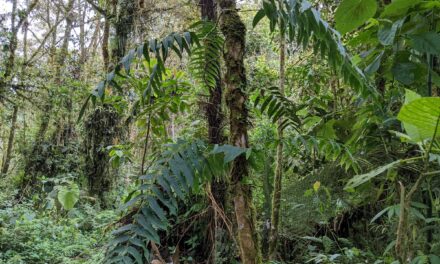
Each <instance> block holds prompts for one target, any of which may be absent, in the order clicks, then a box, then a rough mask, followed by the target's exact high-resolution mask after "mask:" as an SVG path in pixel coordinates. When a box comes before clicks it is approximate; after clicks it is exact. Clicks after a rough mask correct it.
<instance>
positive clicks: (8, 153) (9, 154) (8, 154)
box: [2, 105, 18, 174]
mask: <svg viewBox="0 0 440 264" xmlns="http://www.w3.org/2000/svg"><path fill="white" fill-rule="evenodd" d="M13 109H14V110H13V111H12V120H11V128H10V130H9V138H8V148H7V150H6V154H5V157H4V159H3V166H2V173H3V174H6V173H8V170H9V164H10V162H11V158H12V148H13V146H14V136H15V129H16V127H17V126H16V123H17V114H18V106H17V105H14V107H13Z"/></svg>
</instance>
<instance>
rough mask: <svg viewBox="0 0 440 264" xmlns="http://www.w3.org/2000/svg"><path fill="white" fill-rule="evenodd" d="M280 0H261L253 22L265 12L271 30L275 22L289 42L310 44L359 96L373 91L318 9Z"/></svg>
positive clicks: (367, 94) (305, 4) (305, 2)
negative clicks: (261, 6) (278, 2)
mask: <svg viewBox="0 0 440 264" xmlns="http://www.w3.org/2000/svg"><path fill="white" fill-rule="evenodd" d="M282 2H283V5H282V6H277V5H276V4H275V1H274V0H265V1H264V2H263V8H262V9H261V10H259V11H258V13H257V15H256V16H255V19H254V23H253V24H254V25H256V24H258V22H259V21H260V20H261V19H262V18H263V17H265V16H266V17H267V18H268V19H269V21H270V28H271V31H274V30H275V28H276V25H277V24H279V26H280V28H281V30H282V31H283V32H286V34H287V36H288V38H289V40H290V41H291V42H293V41H295V42H296V43H299V44H301V45H302V46H303V48H306V47H307V46H308V45H309V44H311V46H312V47H313V50H314V51H315V53H317V54H318V53H319V54H321V56H322V57H323V58H325V59H327V60H328V62H329V64H330V66H331V67H332V68H333V69H335V70H336V71H337V72H338V73H339V74H340V75H341V76H342V77H343V78H344V80H345V81H347V83H349V84H350V85H352V86H353V88H355V89H356V91H358V92H360V93H361V94H362V95H363V96H371V95H374V89H373V88H372V87H371V85H370V84H369V81H368V80H367V79H366V77H365V76H364V74H363V73H362V72H361V71H360V70H359V69H358V68H357V67H356V66H355V65H354V64H353V63H352V61H351V58H350V56H349V54H348V53H347V51H346V49H345V48H344V45H343V44H342V41H341V39H340V34H339V33H338V32H337V31H335V30H334V29H333V28H331V27H330V26H329V24H328V23H327V22H326V21H324V20H323V19H322V18H321V17H320V14H319V12H318V11H317V10H316V9H315V8H313V7H312V5H311V4H310V3H309V2H308V1H306V0H298V1H297V0H291V1H282ZM263 14H264V15H263ZM283 35H284V33H283Z"/></svg>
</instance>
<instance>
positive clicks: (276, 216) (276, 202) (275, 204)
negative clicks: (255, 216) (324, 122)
mask: <svg viewBox="0 0 440 264" xmlns="http://www.w3.org/2000/svg"><path fill="white" fill-rule="evenodd" d="M285 50H286V44H285V39H284V35H283V34H281V39H280V88H279V89H280V93H281V94H282V95H284V82H285V61H286V52H285ZM282 122H283V119H282V118H280V120H279V121H278V145H277V160H276V169H275V178H274V185H273V186H274V191H273V200H272V217H271V228H270V236H269V258H270V259H271V260H275V257H276V253H277V252H276V251H277V244H278V231H279V224H280V207H281V191H282V180H283V130H282V129H281V124H282Z"/></svg>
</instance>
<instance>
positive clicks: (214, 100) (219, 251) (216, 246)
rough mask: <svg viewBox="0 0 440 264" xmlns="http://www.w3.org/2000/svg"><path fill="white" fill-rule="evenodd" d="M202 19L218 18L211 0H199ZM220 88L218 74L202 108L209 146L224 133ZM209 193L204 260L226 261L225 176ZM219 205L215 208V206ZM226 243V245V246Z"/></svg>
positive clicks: (228, 255)
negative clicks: (210, 199)
mask: <svg viewBox="0 0 440 264" xmlns="http://www.w3.org/2000/svg"><path fill="white" fill-rule="evenodd" d="M199 4H200V11H201V18H202V19H203V20H207V21H211V22H214V23H215V22H216V21H217V9H216V7H217V5H216V3H215V1H214V0H200V2H199ZM222 97H223V87H222V82H221V78H220V76H218V79H217V80H216V85H215V86H214V87H211V88H210V90H209V99H208V102H207V104H206V107H205V109H204V110H205V113H206V120H207V122H208V142H209V143H210V144H212V145H215V144H223V143H224V142H225V137H224V134H223V129H222V127H223V119H224V116H223V112H222V101H223V100H222ZM210 188H211V192H212V196H213V198H214V200H215V203H216V205H215V206H211V207H210V212H209V230H208V232H209V237H210V239H209V240H208V243H206V245H204V248H205V249H204V251H205V257H206V259H208V260H207V261H208V262H207V263H216V264H221V263H229V262H230V261H231V260H232V257H233V253H231V252H230V251H229V250H228V249H229V248H230V247H229V245H230V244H232V243H231V241H232V240H231V238H230V237H229V236H228V230H227V227H226V223H224V220H223V219H221V217H220V216H219V212H218V210H223V212H225V213H226V207H227V204H228V183H227V181H226V179H224V178H220V179H213V180H212V181H211V186H210ZM217 206H218V207H219V208H218V207H217ZM225 244H227V245H228V246H225Z"/></svg>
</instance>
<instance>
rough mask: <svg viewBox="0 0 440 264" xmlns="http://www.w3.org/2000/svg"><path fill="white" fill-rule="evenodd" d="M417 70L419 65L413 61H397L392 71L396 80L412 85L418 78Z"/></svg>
mask: <svg viewBox="0 0 440 264" xmlns="http://www.w3.org/2000/svg"><path fill="white" fill-rule="evenodd" d="M416 70H417V65H416V64H414V63H412V62H402V63H396V64H395V65H394V66H393V68H392V69H391V72H392V73H393V75H394V77H395V78H396V80H398V81H399V82H401V83H403V84H405V85H411V84H412V83H414V81H415V78H416V75H415V74H416V73H415V71H416Z"/></svg>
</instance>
